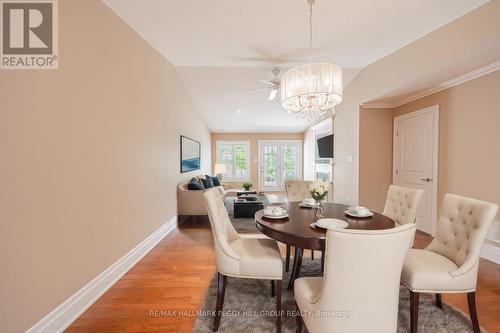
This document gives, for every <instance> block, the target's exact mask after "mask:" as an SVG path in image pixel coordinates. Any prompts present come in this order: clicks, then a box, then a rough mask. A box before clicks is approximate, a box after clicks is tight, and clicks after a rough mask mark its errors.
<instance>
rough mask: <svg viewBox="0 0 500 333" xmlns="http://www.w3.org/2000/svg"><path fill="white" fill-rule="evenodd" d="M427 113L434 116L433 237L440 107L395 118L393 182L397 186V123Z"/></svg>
mask: <svg viewBox="0 0 500 333" xmlns="http://www.w3.org/2000/svg"><path fill="white" fill-rule="evenodd" d="M427 113H432V115H433V127H434V128H433V131H432V133H433V134H434V135H433V138H432V146H433V155H434V156H433V157H432V158H433V165H432V192H433V193H432V213H431V214H432V227H431V235H432V236H434V235H435V234H436V226H437V211H438V209H437V207H438V167H439V163H438V162H439V161H438V158H439V105H432V106H429V107H427V108H425V109H421V110H418V111H413V112H410V113H406V114H403V115H401V116H398V117H394V120H393V122H394V123H393V134H392V138H393V139H392V140H393V142H392V147H393V149H392V182H393V184H397V179H396V178H397V177H396V166H397V160H398V156H397V149H396V147H397V135H396V132H397V130H398V126H397V123H398V121H401V120H405V119H410V118H414V117H419V116H422V115H424V114H427Z"/></svg>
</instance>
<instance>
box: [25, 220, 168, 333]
mask: <svg viewBox="0 0 500 333" xmlns="http://www.w3.org/2000/svg"><path fill="white" fill-rule="evenodd" d="M176 225H177V216H175V217H173V218H172V219H170V221H168V222H167V223H165V224H164V225H163V226H161V227H160V228H159V229H158V230H156V231H155V232H154V233H152V234H151V235H150V236H149V237H148V238H146V239H145V240H143V241H142V242H141V243H140V244H139V245H137V246H136V247H134V248H133V249H132V250H130V251H129V252H128V253H127V254H125V255H124V256H123V257H121V258H120V259H118V260H117V261H116V262H114V263H113V264H112V265H111V266H109V267H108V268H107V269H106V270H105V271H104V272H102V273H101V274H99V275H98V276H97V277H96V278H95V279H93V280H92V281H90V282H89V283H87V285H85V286H84V287H83V288H82V289H80V290H78V291H77V292H76V293H75V294H73V295H72V296H71V297H70V298H68V299H67V300H66V301H64V303H62V304H60V305H59V306H57V307H56V308H55V309H54V310H52V311H51V312H50V313H49V314H48V315H46V316H45V317H44V318H42V319H41V320H40V321H39V322H37V323H36V324H35V325H33V326H32V327H31V328H30V329H28V330H27V331H26V333H59V332H63V331H64V330H65V329H66V328H68V326H69V325H71V323H73V322H74V321H75V320H76V319H77V318H78V317H79V316H80V315H81V314H82V313H83V312H84V311H85V310H87V309H88V308H89V307H90V306H91V305H92V304H94V302H95V301H97V299H98V298H99V297H101V295H102V294H104V293H105V292H106V291H107V290H108V289H109V288H110V287H111V286H112V285H113V284H115V282H116V281H118V280H119V279H120V278H121V277H122V276H123V275H125V273H127V271H128V270H129V269H130V268H132V267H133V266H134V265H135V264H136V263H137V262H138V261H139V260H141V259H142V257H144V256H145V255H146V254H147V253H148V252H149V251H150V250H151V249H152V248H153V247H154V246H155V245H156V244H158V243H159V242H160V241H161V240H162V239H163V238H164V237H165V236H166V235H168V234H169V233H170V232H171V231H172V230H173V229H174V228H175V226H176Z"/></svg>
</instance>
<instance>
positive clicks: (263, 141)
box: [257, 140, 304, 192]
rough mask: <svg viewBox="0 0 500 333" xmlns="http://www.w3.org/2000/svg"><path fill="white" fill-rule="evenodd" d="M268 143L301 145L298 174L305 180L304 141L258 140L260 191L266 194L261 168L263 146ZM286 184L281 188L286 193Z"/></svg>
mask: <svg viewBox="0 0 500 333" xmlns="http://www.w3.org/2000/svg"><path fill="white" fill-rule="evenodd" d="M266 142H278V143H299V162H300V163H299V167H298V174H299V175H300V177H301V178H304V175H303V170H302V167H303V164H304V160H303V159H304V157H303V149H304V142H303V141H302V140H257V150H258V151H257V153H258V155H257V167H258V170H257V174H258V175H257V176H258V178H257V179H258V182H259V191H261V192H264V190H263V189H262V182H261V173H262V172H261V167H260V162H261V154H260V153H261V149H260V147H261V145H262V143H266ZM284 186H285V185H284V182H283V184H282V188H281V191H284V190H285V188H284ZM281 191H275V192H281ZM265 192H272V191H265Z"/></svg>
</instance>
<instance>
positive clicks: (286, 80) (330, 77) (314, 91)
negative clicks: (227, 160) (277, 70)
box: [280, 0, 343, 120]
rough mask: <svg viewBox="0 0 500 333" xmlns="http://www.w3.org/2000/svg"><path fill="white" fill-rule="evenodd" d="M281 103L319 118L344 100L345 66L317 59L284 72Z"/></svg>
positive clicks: (298, 111)
mask: <svg viewBox="0 0 500 333" xmlns="http://www.w3.org/2000/svg"><path fill="white" fill-rule="evenodd" d="M314 1H315V0H308V3H309V15H310V16H309V29H310V31H309V36H310V44H311V45H312V6H313V4H314ZM280 89H281V105H282V107H283V108H284V109H285V110H286V112H287V113H293V114H297V115H301V116H303V117H305V118H306V119H308V120H314V119H318V118H319V117H322V116H324V115H325V114H326V113H327V112H328V111H329V110H331V112H332V118H333V117H335V110H334V107H335V106H336V105H338V104H340V102H342V95H343V83H342V68H341V67H340V66H338V65H336V64H331V63H313V64H305V65H300V66H296V67H293V68H290V69H289V70H287V71H286V72H285V73H284V74H283V75H282V76H281V84H280Z"/></svg>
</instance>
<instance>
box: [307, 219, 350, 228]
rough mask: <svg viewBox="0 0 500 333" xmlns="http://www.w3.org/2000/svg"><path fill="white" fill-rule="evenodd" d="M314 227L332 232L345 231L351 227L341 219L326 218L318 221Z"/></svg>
mask: <svg viewBox="0 0 500 333" xmlns="http://www.w3.org/2000/svg"><path fill="white" fill-rule="evenodd" d="M314 225H316V226H317V227H320V228H323V229H328V230H332V229H345V228H347V227H348V226H349V223H347V222H346V221H342V220H339V219H329V218H326V219H319V220H317V221H316V222H315V223H314Z"/></svg>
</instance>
